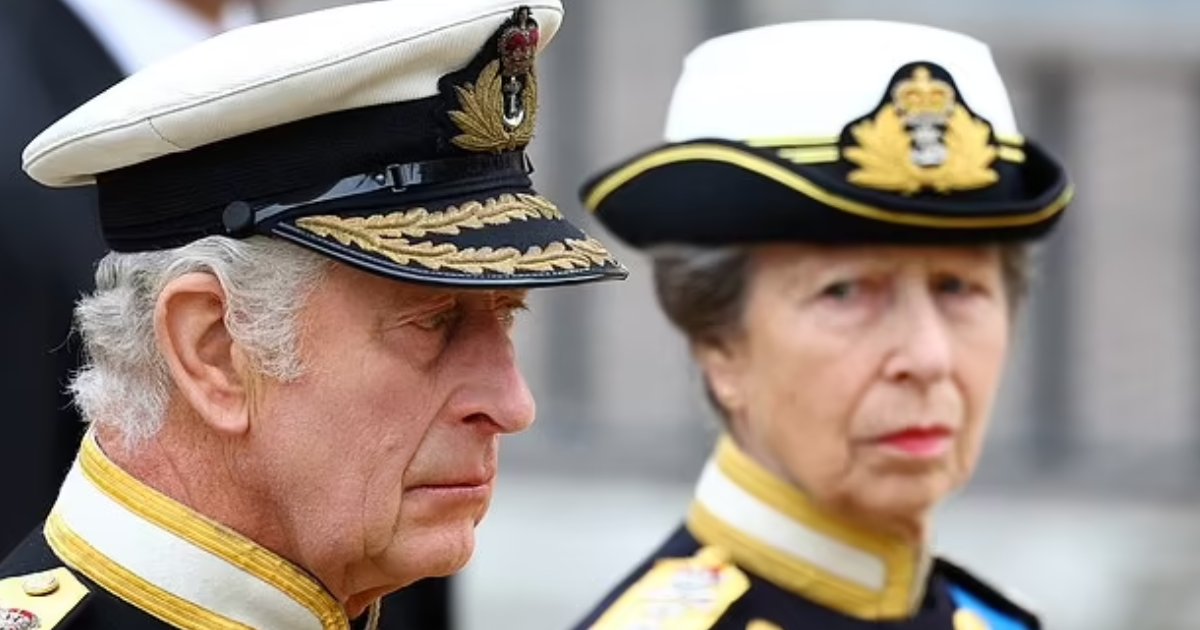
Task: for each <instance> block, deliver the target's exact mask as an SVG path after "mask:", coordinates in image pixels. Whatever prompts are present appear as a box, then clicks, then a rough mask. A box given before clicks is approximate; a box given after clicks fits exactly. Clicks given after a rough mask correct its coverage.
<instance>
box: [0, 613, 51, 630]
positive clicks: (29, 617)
mask: <svg viewBox="0 0 1200 630" xmlns="http://www.w3.org/2000/svg"><path fill="white" fill-rule="evenodd" d="M40 627H42V624H41V622H40V621H39V620H38V618H37V615H35V614H33V613H31V612H29V611H28V610H21V609H20V608H0V630H37V629H38V628H40Z"/></svg>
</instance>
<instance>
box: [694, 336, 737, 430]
mask: <svg viewBox="0 0 1200 630" xmlns="http://www.w3.org/2000/svg"><path fill="white" fill-rule="evenodd" d="M742 353H743V349H742V347H741V346H740V345H739V344H738V343H737V342H736V341H728V342H727V341H709V342H696V343H693V344H692V355H693V356H695V357H696V363H697V364H699V366H700V371H701V374H702V375H703V377H704V381H705V383H706V385H707V387H708V392H709V395H710V396H712V397H713V398H714V399H715V402H716V403H717V404H718V405H720V406H721V408H722V409H723V410H725V413H726V414H727V415H728V416H729V419H730V420H733V419H736V418H740V417H742V415H743V412H744V410H745V407H746V388H745V380H744V379H743V376H744V372H745V368H744V365H743V364H744V361H743V360H742Z"/></svg>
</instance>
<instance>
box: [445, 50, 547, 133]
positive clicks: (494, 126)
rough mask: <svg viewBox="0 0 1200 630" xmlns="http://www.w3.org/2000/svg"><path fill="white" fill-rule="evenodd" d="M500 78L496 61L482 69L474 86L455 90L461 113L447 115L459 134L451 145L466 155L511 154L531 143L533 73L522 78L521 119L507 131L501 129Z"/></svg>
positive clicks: (534, 110) (534, 117)
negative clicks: (503, 152)
mask: <svg viewBox="0 0 1200 630" xmlns="http://www.w3.org/2000/svg"><path fill="white" fill-rule="evenodd" d="M503 84H504V78H503V77H502V76H501V75H500V60H499V59H497V60H495V61H493V62H491V63H489V64H488V65H486V66H484V68H483V70H482V71H481V72H480V73H479V78H477V79H476V80H475V83H474V85H472V84H470V83H468V84H466V85H462V86H456V87H455V88H454V91H455V92H456V93H457V94H458V103H459V105H460V106H461V107H462V110H461V111H453V112H450V120H452V121H454V124H455V125H457V126H458V128H459V129H461V130H462V132H463V133H462V134H461V135H458V136H455V137H454V138H453V139H452V140H451V142H453V143H454V144H455V145H457V146H458V147H460V148H463V149H466V150H468V151H484V152H492V153H500V152H501V151H512V150H513V149H516V148H517V147H522V146H525V145H527V144H529V142H530V141H531V140H533V128H534V126H535V124H536V122H537V76H535V75H534V73H533V70H530V71H529V72H528V73H527V74H526V75H525V89H524V90H522V94H521V99H522V101H523V105H524V110H525V119H524V120H522V121H521V124H519V125H517V127H516V128H515V129H513V130H512V131H509V130H508V128H507V127H505V126H504V90H503Z"/></svg>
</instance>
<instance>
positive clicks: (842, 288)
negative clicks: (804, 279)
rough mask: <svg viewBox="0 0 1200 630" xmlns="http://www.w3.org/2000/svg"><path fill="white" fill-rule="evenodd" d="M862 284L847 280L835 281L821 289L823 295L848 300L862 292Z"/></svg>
mask: <svg viewBox="0 0 1200 630" xmlns="http://www.w3.org/2000/svg"><path fill="white" fill-rule="evenodd" d="M861 289H862V286H861V284H860V283H858V282H853V281H850V280H845V281H842V282H834V283H831V284H828V285H826V286H825V288H823V289H821V297H824V298H830V299H834V300H848V299H850V298H853V297H855V296H857V295H858V294H859V293H860V292H861Z"/></svg>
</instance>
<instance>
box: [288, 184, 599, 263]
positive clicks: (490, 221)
mask: <svg viewBox="0 0 1200 630" xmlns="http://www.w3.org/2000/svg"><path fill="white" fill-rule="evenodd" d="M562 218H563V217H562V214H561V213H560V212H559V211H558V208H556V207H554V204H552V203H550V202H549V201H548V200H546V199H544V198H542V197H538V196H536V195H501V196H500V197H497V198H494V199H488V200H487V201H485V202H482V203H481V202H478V201H471V202H467V203H465V204H462V205H460V206H450V207H448V208H446V209H445V210H443V211H440V212H429V211H428V210H426V209H424V208H415V209H413V210H408V211H405V212H393V213H391V214H385V215H374V216H370V217H339V216H333V215H322V216H312V217H304V218H302V219H299V220H297V221H296V225H297V227H300V228H301V229H303V230H306V231H308V232H311V233H313V234H315V235H317V236H319V237H321V238H332V239H334V240H336V241H337V242H339V243H341V244H342V245H346V246H354V247H357V248H359V249H361V250H363V251H365V252H369V253H372V254H377V255H380V256H383V257H384V258H387V259H388V260H391V261H392V262H394V263H396V264H399V265H409V264H413V263H416V264H419V265H422V266H424V267H427V268H429V269H433V270H435V271H437V270H442V269H449V270H452V271H458V272H461V273H468V274H474V275H479V274H482V273H485V272H493V273H504V274H512V273H516V272H518V271H527V272H550V271H556V270H571V269H586V268H588V267H595V266H603V265H605V264H611V263H612V262H613V259H612V255H611V254H609V253H608V250H606V249H605V248H604V245H602V244H601V243H600V242H599V241H597V240H595V239H592V238H588V239H585V240H579V239H566V240H565V241H563V242H553V243H549V244H548V245H545V246H544V247H539V246H536V245H535V246H533V247H530V248H529V249H528V250H526V251H524V252H522V251H521V250H519V249H516V248H514V247H501V248H498V249H496V248H492V247H479V248H475V247H471V248H467V249H459V248H458V246H456V245H454V244H453V243H440V244H436V243H432V242H429V241H424V242H413V240H412V239H420V238H422V237H425V236H426V235H428V234H448V235H457V234H459V233H461V232H462V230H471V229H480V228H484V227H487V226H489V225H504V224H507V223H510V222H512V221H527V220H530V219H553V220H561V219H562Z"/></svg>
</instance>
